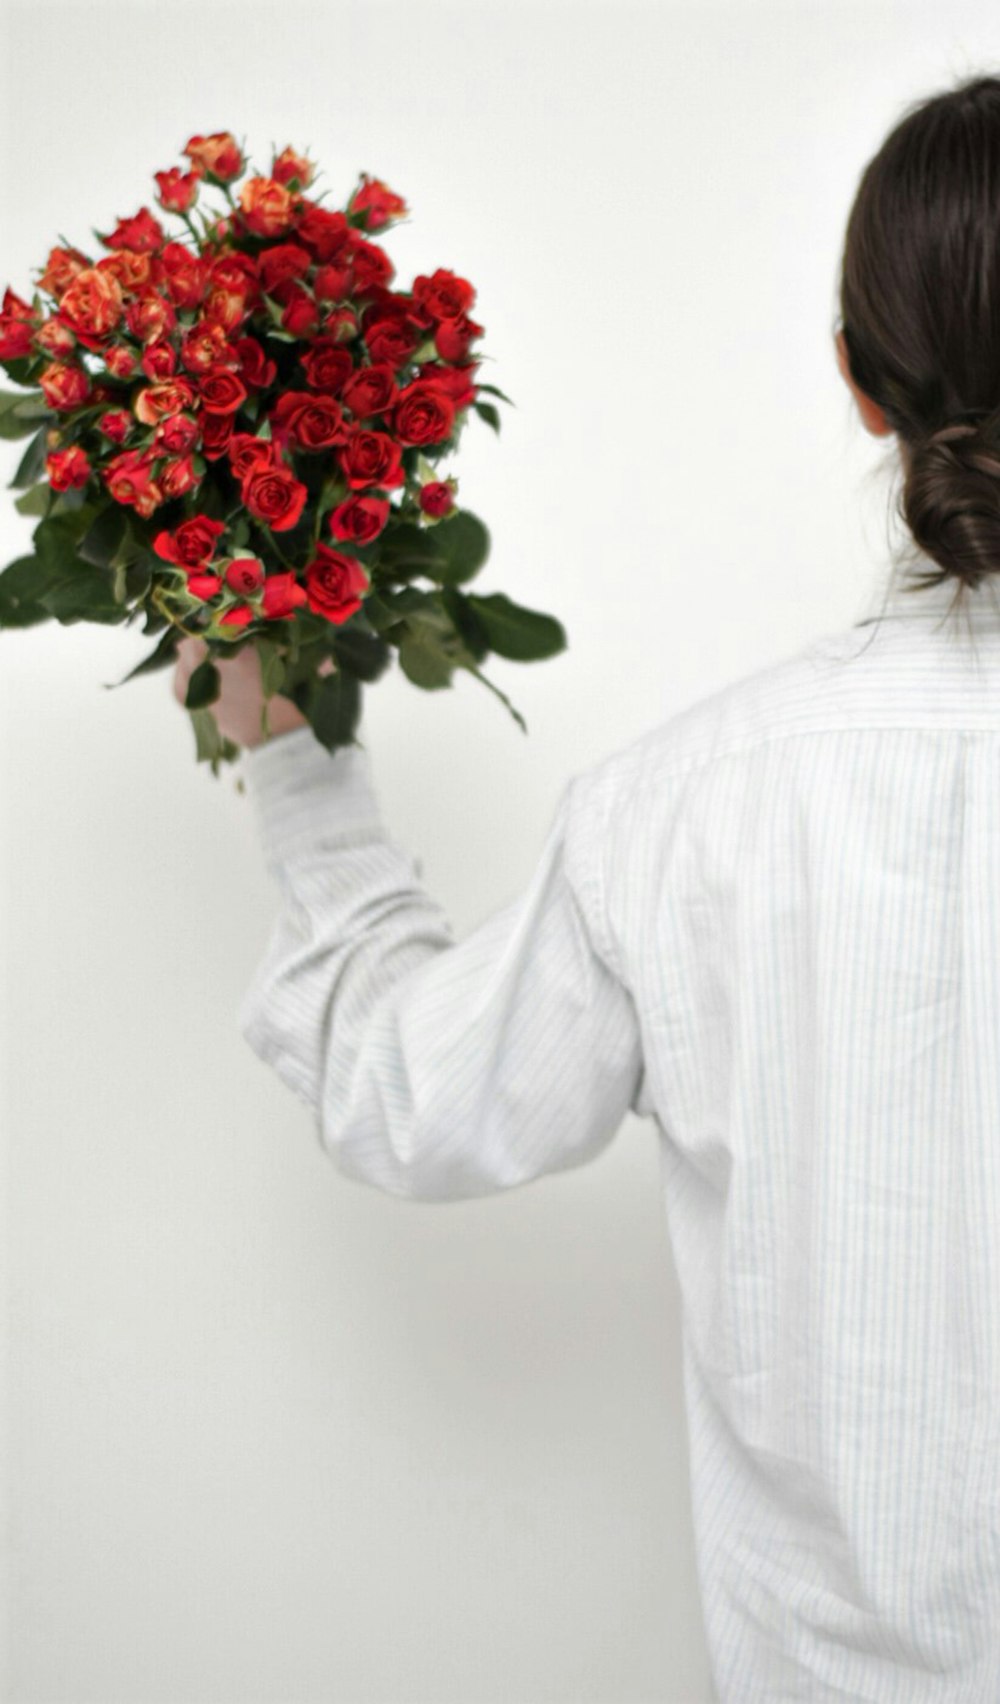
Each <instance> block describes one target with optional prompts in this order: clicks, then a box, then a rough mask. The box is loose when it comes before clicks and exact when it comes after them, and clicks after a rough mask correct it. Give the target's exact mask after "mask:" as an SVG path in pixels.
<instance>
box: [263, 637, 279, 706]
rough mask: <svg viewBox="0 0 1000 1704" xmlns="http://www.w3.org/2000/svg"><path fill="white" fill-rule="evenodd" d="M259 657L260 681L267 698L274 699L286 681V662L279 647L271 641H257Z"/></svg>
mask: <svg viewBox="0 0 1000 1704" xmlns="http://www.w3.org/2000/svg"><path fill="white" fill-rule="evenodd" d="M256 648H257V655H258V657H259V658H260V680H261V685H262V687H263V689H264V697H265V698H273V697H274V694H275V693H276V692H280V691H281V688H282V686H283V685H284V680H285V660H284V658H283V657H282V655H281V652H280V650H279V649H278V646H277V645H275V644H273V643H272V641H271V640H270V639H259V640H258V641H257V647H256Z"/></svg>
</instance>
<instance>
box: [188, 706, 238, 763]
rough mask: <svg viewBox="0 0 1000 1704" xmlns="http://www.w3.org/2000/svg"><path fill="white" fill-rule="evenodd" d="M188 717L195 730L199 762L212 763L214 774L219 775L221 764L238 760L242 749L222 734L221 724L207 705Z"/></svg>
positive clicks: (189, 712) (192, 712)
mask: <svg viewBox="0 0 1000 1704" xmlns="http://www.w3.org/2000/svg"><path fill="white" fill-rule="evenodd" d="M188 715H189V716H190V718H191V723H192V726H193V728H194V737H195V756H196V758H197V761H198V762H199V763H210V764H211V765H212V774H213V775H218V773H219V764H220V763H231V762H233V760H234V759H235V758H238V757H239V755H240V747H239V746H238V745H236V744H235V743H234V742H233V741H232V740H230V739H227V738H226V737H225V735H223V734H222V733H221V732H220V729H219V724H218V722H217V721H216V720H215V717H214V715H213V714H212V711H211V710H210V709H209V708H208V706H207V705H205V706H204V707H203V708H202V709H200V710H189V711H188Z"/></svg>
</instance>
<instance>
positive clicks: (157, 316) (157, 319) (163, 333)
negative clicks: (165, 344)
mask: <svg viewBox="0 0 1000 1704" xmlns="http://www.w3.org/2000/svg"><path fill="white" fill-rule="evenodd" d="M125 324H126V325H127V326H128V329H129V331H130V332H131V333H132V336H133V337H137V338H138V339H139V342H140V343H155V342H156V340H157V339H158V338H163V337H167V336H169V334H170V332H172V331H173V330H174V329H175V327H176V325H177V311H176V309H175V308H174V306H173V304H172V303H171V302H168V301H167V299H166V297H165V296H160V295H158V294H157V292H156V291H155V290H150V291H149V292H148V293H147V294H146V295H145V296H140V297H138V299H137V300H136V301H134V302H130V303H129V305H128V307H127V308H126V309H125Z"/></svg>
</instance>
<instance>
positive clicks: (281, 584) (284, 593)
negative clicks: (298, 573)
mask: <svg viewBox="0 0 1000 1704" xmlns="http://www.w3.org/2000/svg"><path fill="white" fill-rule="evenodd" d="M306 602H307V599H306V590H305V587H304V586H300V584H299V582H298V580H297V579H296V578H295V575H294V574H291V573H285V574H268V576H267V579H266V580H265V581H264V599H263V609H264V615H265V617H266V618H267V619H268V620H269V621H280V620H281V619H282V618H283V617H284V616H287V615H294V614H295V611H296V610H297V609H298V608H299V607H300V606H301V605H302V604H304V603H306Z"/></svg>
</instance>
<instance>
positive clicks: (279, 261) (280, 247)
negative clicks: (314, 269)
mask: <svg viewBox="0 0 1000 1704" xmlns="http://www.w3.org/2000/svg"><path fill="white" fill-rule="evenodd" d="M311 265H312V255H311V254H310V253H309V250H308V249H307V248H303V247H302V244H301V243H275V244H274V245H273V246H272V247H271V248H269V249H265V250H264V252H263V254H261V255H260V257H259V266H260V282H261V286H262V288H263V289H264V290H265V291H266V292H267V294H268V295H269V296H273V295H274V292H275V286H276V285H278V284H281V283H283V282H284V281H285V280H286V279H289V278H301V277H302V276H303V274H304V273H306V272H308V270H309V268H310V266H311Z"/></svg>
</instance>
